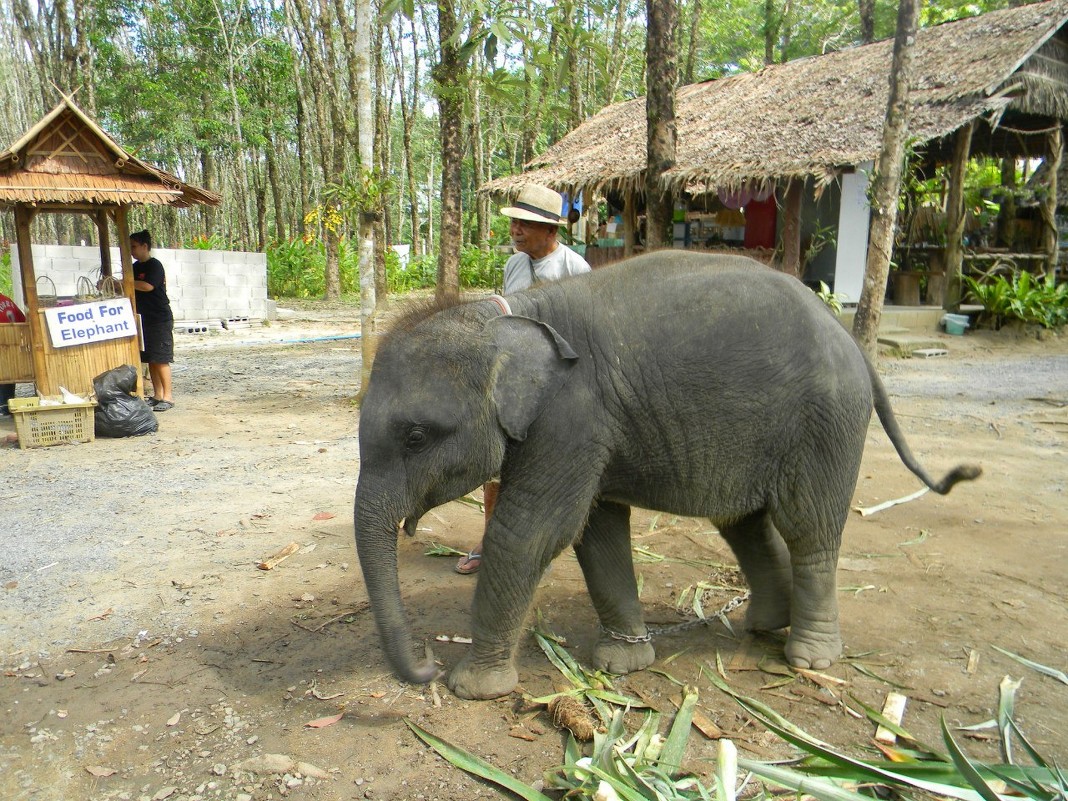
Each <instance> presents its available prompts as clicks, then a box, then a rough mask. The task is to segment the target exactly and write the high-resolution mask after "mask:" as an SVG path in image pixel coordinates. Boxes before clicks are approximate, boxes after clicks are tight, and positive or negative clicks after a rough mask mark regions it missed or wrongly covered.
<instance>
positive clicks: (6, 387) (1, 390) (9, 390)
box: [0, 384, 15, 415]
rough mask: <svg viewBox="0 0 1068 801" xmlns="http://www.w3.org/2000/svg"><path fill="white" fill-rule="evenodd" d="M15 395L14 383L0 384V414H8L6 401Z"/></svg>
mask: <svg viewBox="0 0 1068 801" xmlns="http://www.w3.org/2000/svg"><path fill="white" fill-rule="evenodd" d="M13 397H15V385H14V384H0V415H6V414H10V412H9V411H8V408H7V402H8V401H9V400H11V399H12V398H13Z"/></svg>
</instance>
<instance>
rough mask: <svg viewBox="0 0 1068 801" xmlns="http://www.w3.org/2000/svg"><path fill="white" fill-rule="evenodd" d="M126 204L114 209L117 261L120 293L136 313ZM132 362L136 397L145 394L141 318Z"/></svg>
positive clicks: (133, 347) (134, 339) (134, 341)
mask: <svg viewBox="0 0 1068 801" xmlns="http://www.w3.org/2000/svg"><path fill="white" fill-rule="evenodd" d="M126 211H127V210H126V206H119V207H118V208H117V209H116V210H115V235H116V236H117V237H118V239H119V261H120V262H121V263H122V294H123V295H125V296H126V297H128V298H129V299H130V305H131V306H132V307H133V310H134V314H137V294H136V291H135V290H134V274H133V259H132V258H131V257H130V226H129V222H128V220H127V218H126ZM131 342H132V344H131V345H130V353H131V359H132V361H131V362H130V364H132V365H133V366H134V367H135V368H137V397H142V396H143V395H144V394H145V382H144V376H143V375H142V373H141V319H140V317H138V320H137V336H136V337H134V338H133V340H131Z"/></svg>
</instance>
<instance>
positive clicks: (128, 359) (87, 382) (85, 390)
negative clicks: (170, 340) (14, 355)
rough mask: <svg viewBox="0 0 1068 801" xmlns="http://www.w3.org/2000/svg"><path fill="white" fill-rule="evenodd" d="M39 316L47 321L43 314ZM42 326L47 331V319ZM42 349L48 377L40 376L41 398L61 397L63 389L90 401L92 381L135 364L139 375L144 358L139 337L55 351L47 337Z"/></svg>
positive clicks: (38, 382) (39, 392)
mask: <svg viewBox="0 0 1068 801" xmlns="http://www.w3.org/2000/svg"><path fill="white" fill-rule="evenodd" d="M38 314H40V315H41V317H42V318H43V317H44V312H43V311H40V312H38ZM41 325H42V326H43V327H44V329H45V330H46V331H47V330H48V324H47V322H45V320H44V319H42V320H41ZM43 345H44V364H45V375H43V376H41V375H39V376H37V392H38V394H40V395H58V394H60V390H59V388H60V387H61V386H63V387H66V388H67V389H69V390H70V391H71V392H73V393H75V394H77V395H81V396H82V397H88V396H89V394H90V393H91V392H92V391H93V378H95V377H96V376H98V375H100V374H101V373H103V372H106V371H108V370H110V369H111V368H113V367H120V366H121V365H124V364H132V365H133V366H134V367H135V368H138V372H140V369H139V366H140V364H141V354H140V347H139V345H138V342H137V337H125V338H123V339H109V340H108V341H106V342H92V343H89V344H86V345H71V346H70V347H68V348H53V347H52V342H51V340H50V339H48V338H47V334H46V338H45V341H44V343H43Z"/></svg>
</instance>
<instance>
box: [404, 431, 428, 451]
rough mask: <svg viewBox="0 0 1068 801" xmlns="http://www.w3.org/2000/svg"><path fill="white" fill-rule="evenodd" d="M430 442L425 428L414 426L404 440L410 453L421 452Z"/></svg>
mask: <svg viewBox="0 0 1068 801" xmlns="http://www.w3.org/2000/svg"><path fill="white" fill-rule="evenodd" d="M427 440H428V437H427V430H426V427H425V426H412V427H411V428H409V429H408V434H407V435H406V436H405V438H404V447H405V448H407V449H408V450H409V451H420V450H422V449H423V447H424V446H425V445H426V443H427Z"/></svg>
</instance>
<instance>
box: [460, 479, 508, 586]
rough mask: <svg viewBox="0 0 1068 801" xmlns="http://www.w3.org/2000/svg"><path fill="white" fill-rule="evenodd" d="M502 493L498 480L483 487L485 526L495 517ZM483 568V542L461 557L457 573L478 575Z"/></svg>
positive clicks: (480, 541)
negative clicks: (498, 494) (494, 510)
mask: <svg viewBox="0 0 1068 801" xmlns="http://www.w3.org/2000/svg"><path fill="white" fill-rule="evenodd" d="M500 491H501V482H500V481H497V480H496V479H494V480H492V481H487V482H486V483H485V484H483V485H482V509H483V511H484V523H483V530H485V526H488V525H489V521H490V518H491V517H493V508H494V507H495V506H496V505H497V493H499V492H500ZM481 566H482V540H479V541H478V545H476V546H475V547H474V548H472V549H471V552H470V553H469V554H467V555H466V556H462V557H460V561H459V562H457V563H456V568H455V569H456V572H457V573H461V574H463V575H470V574H471V573H477V572H478V569H479V568H480V567H481Z"/></svg>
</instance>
